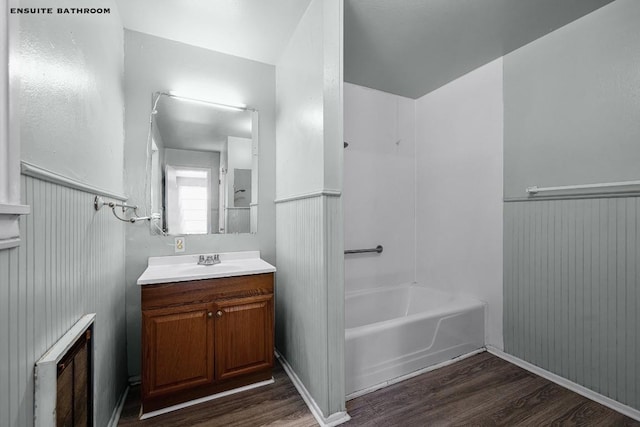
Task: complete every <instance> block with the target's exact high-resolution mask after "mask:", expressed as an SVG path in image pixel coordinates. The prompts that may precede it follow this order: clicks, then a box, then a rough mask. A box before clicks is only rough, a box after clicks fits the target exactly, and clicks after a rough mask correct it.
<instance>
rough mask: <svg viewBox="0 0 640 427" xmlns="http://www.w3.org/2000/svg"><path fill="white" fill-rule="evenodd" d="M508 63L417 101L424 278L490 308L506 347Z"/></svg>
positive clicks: (496, 340) (419, 273)
mask: <svg viewBox="0 0 640 427" xmlns="http://www.w3.org/2000/svg"><path fill="white" fill-rule="evenodd" d="M502 134H503V101H502V59H498V60H496V61H493V62H491V63H489V64H487V65H485V66H483V67H481V68H478V69H477V70H475V71H472V72H471V73H469V74H467V75H465V76H463V77H461V78H459V79H458V80H455V81H453V82H451V83H449V84H447V85H446V86H443V87H441V88H440V89H438V90H436V91H434V92H431V93H429V94H427V95H425V96H423V97H422V98H419V99H418V100H417V101H416V162H417V163H416V165H417V170H416V180H417V181H416V185H417V209H416V212H417V251H416V280H417V281H418V282H419V283H422V284H425V285H428V286H433V287H436V288H439V289H442V290H444V291H448V292H453V293H464V294H468V295H472V296H475V297H476V298H479V299H481V300H483V301H486V302H487V303H488V316H487V331H486V334H487V344H491V345H494V346H496V347H498V348H502V347H503V342H502V218H503V213H502V139H503V135H502Z"/></svg>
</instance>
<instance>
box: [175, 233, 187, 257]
mask: <svg viewBox="0 0 640 427" xmlns="http://www.w3.org/2000/svg"><path fill="white" fill-rule="evenodd" d="M185 246H186V245H185V242H184V237H176V238H175V239H174V243H173V250H174V252H175V253H178V252H184V247H185Z"/></svg>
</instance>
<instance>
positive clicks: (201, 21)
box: [116, 0, 310, 65]
mask: <svg viewBox="0 0 640 427" xmlns="http://www.w3.org/2000/svg"><path fill="white" fill-rule="evenodd" d="M309 3H310V0H267V1H265V0H209V1H207V0H116V4H117V5H118V11H119V12H120V16H121V17H122V22H123V25H124V27H125V28H127V29H130V30H134V31H138V32H141V33H146V34H151V35H154V36H157V37H162V38H165V39H169V40H174V41H178V42H182V43H186V44H190V45H193V46H198V47H203V48H205V49H210V50H215V51H218V52H222V53H226V54H229V55H234V56H240V57H243V58H248V59H252V60H254V61H259V62H264V63H267V64H272V65H275V63H276V61H277V60H278V58H279V56H280V54H281V53H282V51H283V50H284V48H285V46H286V44H287V42H288V41H289V38H290V37H291V34H292V33H293V31H294V30H295V28H296V26H297V25H298V22H299V21H300V18H301V17H302V15H303V14H304V11H305V10H306V9H307V7H308V6H309Z"/></svg>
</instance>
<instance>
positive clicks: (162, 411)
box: [140, 377, 275, 421]
mask: <svg viewBox="0 0 640 427" xmlns="http://www.w3.org/2000/svg"><path fill="white" fill-rule="evenodd" d="M274 382H275V380H274V379H273V377H271V379H270V380H265V381H260V382H258V383H253V384H249V385H245V386H243V387H238V388H234V389H232V390H227V391H223V392H222V393H216V394H212V395H209V396H205V397H201V398H199V399H194V400H190V401H188V402H184V403H178V404H177V405H173V406H169V407H167V408H162V409H158V410H157V411H151V412H147V413H146V414H142V416H141V417H140V420H141V421H142V420H147V419H149V418H153V417H157V416H158V415H163V414H168V413H169V412H173V411H177V410H178V409H184V408H188V407H189V406H193V405H198V404H200V403H204V402H209V401H210V400H214V399H220V398H221V397H225V396H230V395H232V394H236V393H240V392H242V391H247V390H253V389H254V388H258V387H262V386H265V385H269V384H273V383H274ZM143 409H144V408H143Z"/></svg>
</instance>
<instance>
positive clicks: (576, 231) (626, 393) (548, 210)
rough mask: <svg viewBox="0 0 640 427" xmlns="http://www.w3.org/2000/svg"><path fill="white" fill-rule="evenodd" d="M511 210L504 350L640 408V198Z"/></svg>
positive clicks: (506, 250) (508, 210)
mask: <svg viewBox="0 0 640 427" xmlns="http://www.w3.org/2000/svg"><path fill="white" fill-rule="evenodd" d="M504 209H505V210H504V213H505V216H504V217H505V228H504V236H505V237H504V238H505V241H504V255H505V262H504V342H505V352H506V353H508V354H511V355H514V356H516V357H518V358H520V359H522V360H524V361H526V362H529V363H531V364H533V365H536V366H539V367H541V368H543V369H545V370H547V371H549V372H552V373H554V374H557V375H560V376H562V377H564V378H567V379H568V380H570V381H573V382H575V383H577V384H580V385H582V386H584V387H587V388H589V389H591V390H594V391H595V392H597V393H600V394H602V395H604V396H607V397H609V398H611V399H614V400H616V401H618V402H620V403H623V404H624V405H628V406H630V407H632V408H635V409H640V358H639V357H638V354H640V224H639V222H640V219H639V214H640V199H639V198H637V197H623V198H600V199H579V200H577V199H576V200H547V201H537V202H511V203H505V208H504Z"/></svg>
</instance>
